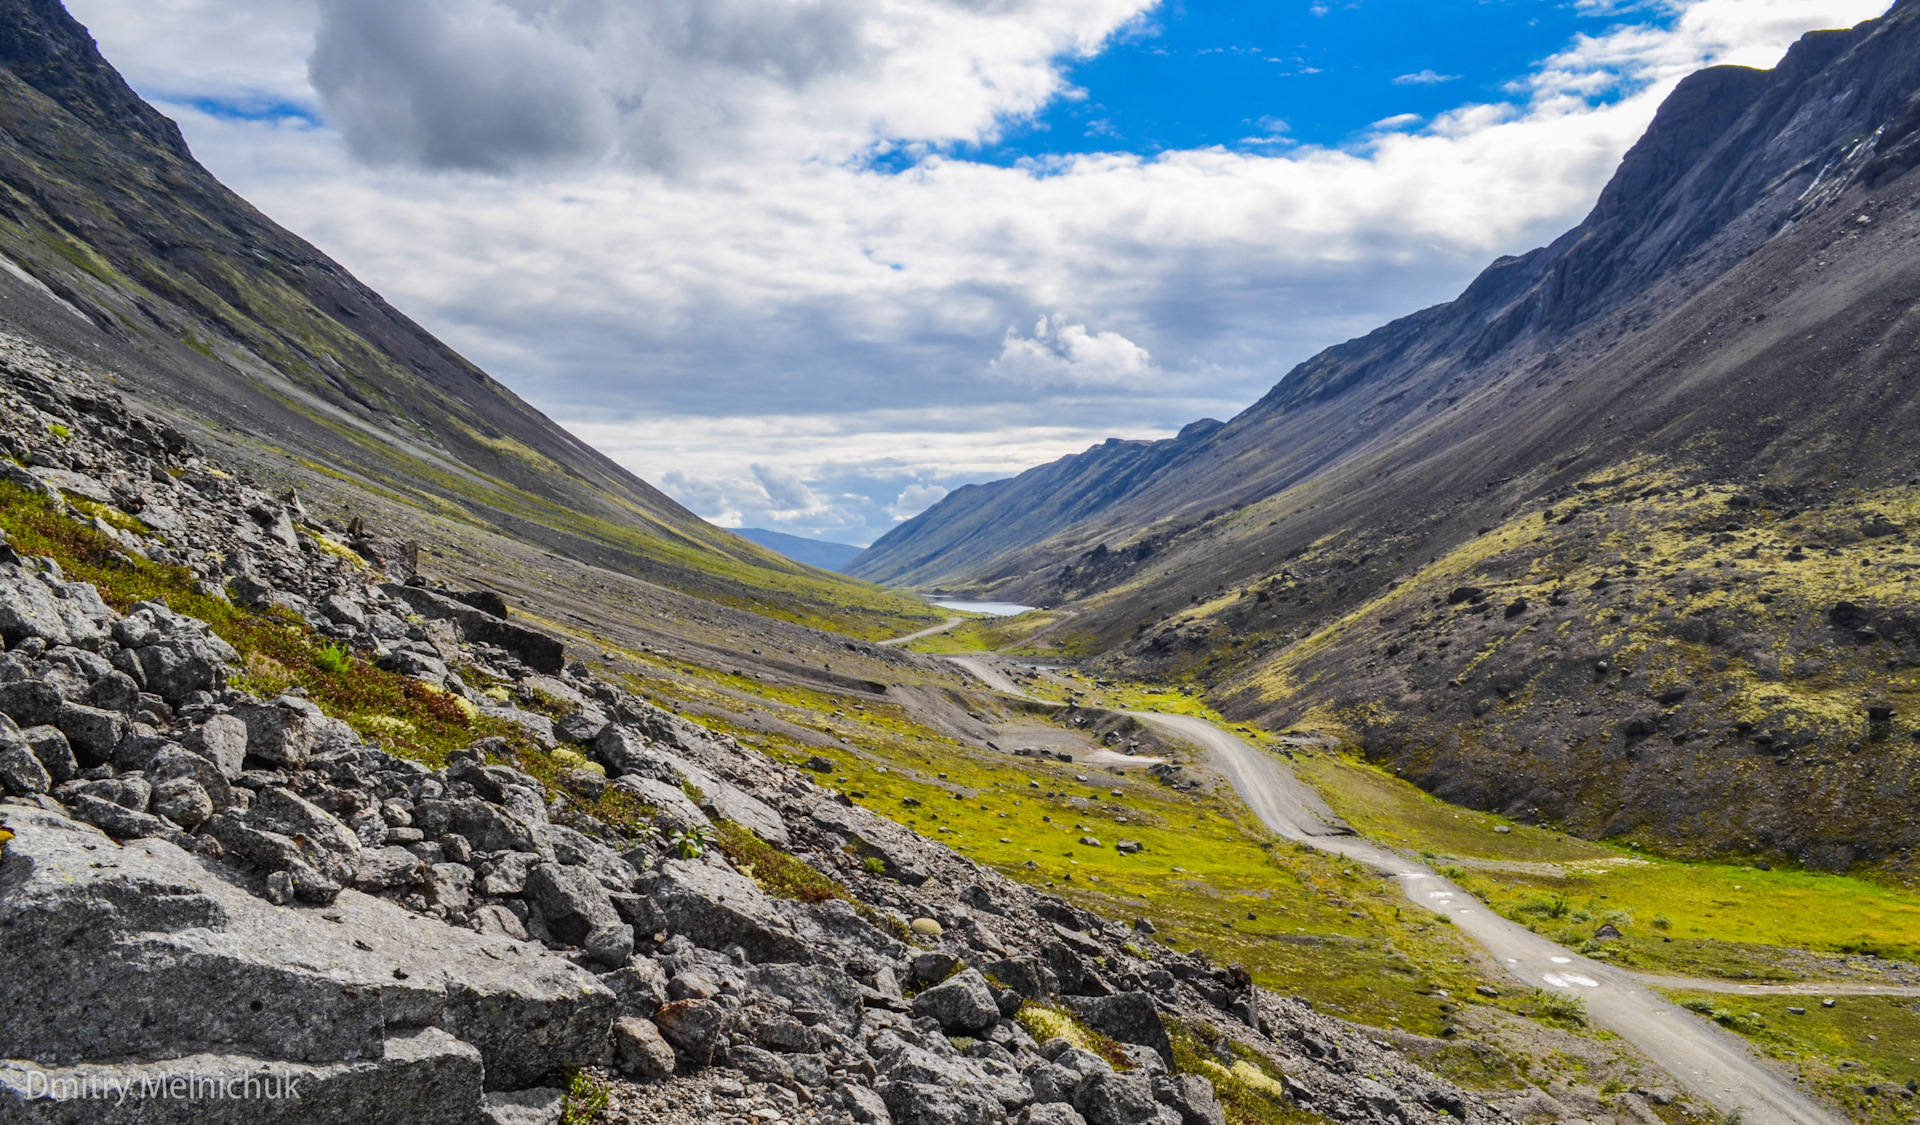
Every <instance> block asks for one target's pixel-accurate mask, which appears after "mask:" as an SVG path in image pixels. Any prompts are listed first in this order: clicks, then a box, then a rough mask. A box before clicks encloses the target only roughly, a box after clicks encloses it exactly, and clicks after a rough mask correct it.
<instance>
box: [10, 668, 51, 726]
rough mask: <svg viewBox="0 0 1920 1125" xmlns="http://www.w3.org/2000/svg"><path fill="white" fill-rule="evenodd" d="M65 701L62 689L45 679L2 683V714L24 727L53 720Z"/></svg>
mask: <svg viewBox="0 0 1920 1125" xmlns="http://www.w3.org/2000/svg"><path fill="white" fill-rule="evenodd" d="M65 703H66V700H65V699H64V698H62V697H61V695H60V689H59V688H56V687H54V686H53V685H52V684H50V683H47V682H46V681H44V680H15V681H14V682H12V683H9V684H0V714H4V715H6V716H7V717H8V718H10V719H12V720H13V721H14V722H16V723H18V724H20V725H21V726H23V727H30V726H36V725H39V724H41V723H51V722H53V720H54V716H56V715H58V714H59V713H60V708H61V706H62V705H64V704H65Z"/></svg>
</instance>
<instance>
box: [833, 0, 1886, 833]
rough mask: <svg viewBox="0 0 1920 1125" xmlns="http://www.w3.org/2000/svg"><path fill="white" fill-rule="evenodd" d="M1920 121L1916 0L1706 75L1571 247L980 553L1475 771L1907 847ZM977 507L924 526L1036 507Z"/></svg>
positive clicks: (1732, 820)
mask: <svg viewBox="0 0 1920 1125" xmlns="http://www.w3.org/2000/svg"><path fill="white" fill-rule="evenodd" d="M1916 130H1920V5H1915V4H1914V3H1912V2H1910V0H1908V2H1903V3H1900V4H1897V5H1895V6H1894V8H1893V10H1892V11H1890V12H1889V13H1888V15H1887V16H1885V17H1884V18H1882V19H1880V20H1877V21H1870V22H1869V23H1867V24H1863V25H1861V26H1860V27H1858V28H1855V29H1852V30H1849V31H1834V32H1820V33H1816V34H1813V35H1809V36H1807V37H1806V38H1805V39H1803V40H1802V41H1801V42H1800V43H1798V44H1796V46H1795V47H1794V48H1793V49H1792V51H1790V52H1789V54H1788V55H1787V57H1786V58H1785V59H1784V60H1783V61H1782V62H1781V64H1780V65H1779V66H1778V67H1777V68H1775V69H1774V70H1772V71H1756V70H1749V69H1745V68H1735V67H1718V68H1713V69H1710V70H1707V71H1703V72H1701V73H1699V74H1696V75H1694V76H1692V77H1691V78H1689V79H1688V80H1686V81H1685V82H1683V83H1682V84H1681V85H1680V86H1679V87H1678V88H1677V89H1676V90H1675V92H1674V93H1673V94H1672V96H1671V97H1670V98H1669V99H1668V101H1667V102H1666V104H1665V105H1664V106H1663V107H1662V109H1661V111H1660V113H1659V114H1658V116H1657V118H1656V120H1655V121H1654V123H1653V124H1652V126H1651V127H1650V128H1649V130H1648V132H1647V134H1646V136H1645V137H1643V138H1642V139H1641V141H1640V142H1639V143H1638V144H1636V145H1635V146H1634V148H1633V149H1632V150H1631V151H1630V152H1629V153H1628V154H1627V155H1626V157H1625V158H1624V159H1623V161H1622V163H1621V167H1620V169H1619V170H1618V172H1617V174H1616V175H1615V177H1614V178H1613V180H1612V182H1611V183H1610V184H1609V185H1608V187H1607V188H1606V190H1605V191H1604V192H1603V193H1602V195H1601V197H1600V200H1599V202H1598V204H1597V205H1596V206H1595V208H1594V210H1593V212H1592V214H1590V215H1589V216H1588V218H1587V219H1586V220H1585V221H1584V222H1583V223H1582V224H1581V225H1580V226H1578V227H1576V228H1575V229H1574V230H1572V231H1570V232H1568V233H1567V234H1566V235H1564V236H1563V237H1561V238H1560V239H1558V240H1556V241H1555V242H1554V243H1553V244H1552V245H1551V246H1548V247H1545V248H1542V249H1539V250H1535V251H1533V252H1531V253H1529V254H1526V255H1522V256H1520V257H1516V258H1509V259H1503V260H1501V261H1499V262H1496V263H1494V264H1493V265H1492V266H1491V267H1490V268H1489V269H1488V270H1487V271H1486V272H1485V273H1484V274H1483V275H1482V276H1481V277H1480V278H1479V279H1478V280H1477V281H1476V282H1475V283H1474V284H1473V285H1472V286H1470V287H1469V288H1468V289H1467V291H1466V292H1465V293H1463V294H1462V295H1461V297H1460V298H1459V299H1457V300H1456V301H1454V302H1451V303H1449V304H1447V305H1442V306H1437V307H1435V308H1431V309H1427V310H1424V311H1422V312H1419V313H1416V314H1414V315H1412V316H1410V317H1407V318H1405V319H1403V320H1400V321H1397V322H1395V323H1393V324H1390V325H1387V326H1385V327H1383V328H1381V329H1379V330H1378V331H1376V332H1374V333H1372V334H1370V335H1368V336H1366V337H1363V338H1361V339H1359V340H1355V341H1351V342H1349V343H1347V344H1343V345H1340V346H1339V347H1336V348H1333V349H1330V350H1328V351H1327V352H1325V353H1323V354H1321V355H1320V356H1317V357H1315V358H1314V359H1312V360H1310V361H1308V362H1307V363H1305V364H1302V365H1301V366H1300V367H1299V368H1298V369H1296V370H1295V371H1294V372H1292V373H1291V374H1289V376H1288V377H1287V378H1286V379H1284V380H1283V381H1282V382H1281V383H1279V384H1278V385H1277V386H1276V387H1275V388H1274V389H1273V391H1272V392H1271V393H1270V394H1268V395H1267V396H1266V397H1265V398H1263V399H1262V400H1261V401H1260V402H1258V403H1256V404H1255V405H1254V406H1252V407H1250V408H1249V409H1248V410H1247V411H1245V412H1244V413H1242V414H1241V415H1239V416H1238V417H1236V418H1234V419H1232V420H1231V421H1230V422H1228V423H1227V425H1226V426H1224V427H1222V428H1220V429H1219V430H1217V431H1216V432H1214V433H1212V434H1210V435H1208V436H1207V437H1206V438H1205V439H1204V441H1203V442H1202V444H1201V446H1200V447H1199V448H1197V449H1194V450H1191V451H1189V452H1187V453H1185V454H1184V455H1183V456H1182V457H1181V458H1180V459H1179V460H1178V461H1177V462H1174V463H1170V464H1168V465H1166V466H1164V467H1162V468H1161V469H1160V470H1159V471H1157V472H1154V473H1152V474H1149V475H1148V476H1147V478H1146V479H1144V480H1143V481H1140V482H1139V483H1138V484H1136V485H1135V486H1133V487H1132V488H1130V490H1129V491H1128V492H1127V494H1126V495H1125V496H1124V497H1123V498H1121V499H1118V500H1116V501H1114V502H1112V503H1110V504H1109V505H1107V506H1106V507H1105V508H1104V509H1103V510H1102V511H1101V512H1100V513H1099V514H1098V515H1096V516H1093V517H1091V518H1084V519H1079V520H1077V521H1075V522H1071V523H1066V524H1062V525H1057V526H1055V527H1053V528H1052V529H1051V534H1050V535H1049V537H1047V538H1045V539H1044V540H1041V541H1038V542H1034V543H1031V544H1030V545H1021V544H1009V545H1008V547H1007V548H1006V549H1004V550H1002V551H1001V552H1000V553H997V554H993V555H991V556H990V557H989V558H988V559H987V560H986V561H984V562H982V563H979V564H976V565H972V566H969V567H968V568H966V570H965V572H964V574H963V576H962V577H963V578H964V579H965V581H966V583H967V584H968V585H969V586H970V588H972V589H975V590H977V591H979V592H983V593H985V592H991V593H993V594H995V595H996V596H1004V597H1008V598H1011V599H1013V600H1019V601H1024V602H1028V603H1032V604H1046V605H1055V606H1064V607H1066V608H1069V609H1071V610H1073V611H1074V614H1075V617H1074V619H1073V621H1072V623H1071V625H1070V626H1068V627H1066V628H1063V629H1060V630H1056V631H1055V633H1054V634H1053V639H1054V640H1055V641H1056V642H1057V643H1059V644H1060V645H1061V646H1062V647H1063V648H1068V649H1069V650H1077V651H1094V652H1101V653H1104V656H1102V657H1101V664H1102V666H1103V667H1111V668H1117V669H1125V670H1128V671H1132V672H1136V673H1139V672H1146V673H1152V674H1156V675H1160V676H1167V677H1195V678H1198V679H1199V680H1201V681H1202V682H1204V683H1205V684H1207V685H1208V686H1209V687H1210V688H1212V689H1213V690H1214V691H1215V692H1216V693H1217V696H1216V698H1218V699H1219V701H1220V702H1221V703H1222V704H1223V706H1224V707H1225V708H1226V710H1227V711H1228V712H1229V714H1232V715H1234V716H1235V717H1244V718H1259V719H1262V720H1264V721H1266V722H1268V723H1273V724H1280V725H1285V724H1286V723H1288V722H1292V721H1311V722H1314V723H1316V724H1320V725H1330V726H1337V727H1339V728H1341V729H1343V730H1344V731H1345V732H1346V733H1347V734H1348V735H1349V736H1350V737H1352V738H1353V739H1354V740H1355V741H1356V742H1358V743H1360V744H1362V745H1364V746H1365V747H1366V748H1367V749H1368V751H1369V752H1370V753H1371V754H1372V755H1373V756H1374V757H1376V758H1377V759H1378V760H1380V761H1382V762H1386V763H1390V764H1392V765H1394V766H1396V767H1397V768H1399V769H1401V770H1403V771H1404V772H1405V773H1406V774H1407V775H1408V776H1410V777H1414V778H1416V779H1418V780H1420V782H1421V783H1422V784H1423V785H1425V786H1426V787H1428V788H1429V789H1431V790H1433V791H1435V792H1438V793H1441V794H1442V795H1446V796H1449V797H1450V798H1452V799H1455V800H1460V801H1466V802H1470V803H1473V804H1477V805H1479V806H1481V807H1486V808H1496V809H1504V810H1508V811H1510V812H1514V813H1516V814H1520V815H1525V816H1529V817H1534V818H1538V819H1546V820H1551V821H1554V822H1556V823H1564V824H1567V825H1568V826H1570V827H1573V828H1575V829H1577V830H1579V831H1581V832H1583V833H1588V834H1602V833H1604V834H1610V835H1628V834H1633V833H1641V834H1644V835H1645V836H1646V838H1647V839H1649V841H1653V842H1659V843H1661V844H1663V845H1667V846H1675V847H1684V848H1691V849H1701V850H1726V849H1736V848H1737V849H1743V850H1745V849H1751V850H1754V851H1756V852H1766V853H1769V854H1780V855H1786V856H1796V857H1799V858H1800V859H1802V860H1804V861H1806V862H1808V863H1815V864H1819V865H1821V866H1846V865H1847V864H1849V863H1852V862H1857V861H1863V860H1864V861H1872V862H1876V863H1882V864H1890V865H1896V866H1898V865H1903V864H1904V863H1905V859H1904V858H1903V856H1904V855H1905V852H1904V850H1903V849H1905V848H1907V847H1909V846H1911V845H1912V844H1914V843H1916V842H1920V841H1916V840H1915V839H1914V836H1915V833H1916V828H1915V826H1914V824H1913V822H1912V820H1911V818H1910V816H1909V815H1908V813H1907V812H1906V810H1905V809H1904V807H1903V806H1902V805H1901V800H1902V799H1901V798H1900V797H1898V794H1900V793H1903V792H1905V791H1906V789H1905V786H1906V785H1907V784H1908V783H1909V778H1910V773H1911V771H1912V769H1913V763H1912V757H1913V755H1912V752H1911V746H1912V739H1911V738H1909V737H1907V733H1906V732H1907V728H1906V727H1904V726H1901V725H1899V723H1897V722H1896V723H1895V724H1894V725H1892V726H1888V725H1885V724H1879V725H1872V726H1870V725H1869V723H1868V712H1867V711H1866V709H1865V708H1866V705H1867V704H1868V703H1872V704H1873V705H1874V706H1881V705H1883V704H1889V703H1896V702H1897V701H1898V699H1899V698H1900V697H1902V696H1903V695H1904V694H1905V693H1906V692H1908V691H1909V690H1911V688H1912V685H1911V684H1910V682H1909V680H1908V679H1907V677H1908V676H1909V675H1910V673H1909V672H1908V667H1909V664H1910V661H1911V659H1912V654H1911V653H1910V652H1909V651H1908V649H1907V648H1906V645H1907V642H1906V641H1905V639H1904V638H1905V633H1904V631H1903V630H1904V628H1905V626H1904V625H1902V624H1900V622H1902V621H1904V620H1906V619H1907V614H1908V612H1909V611H1908V610H1907V608H1906V606H1907V605H1908V604H1909V603H1910V600H1911V599H1910V596H1909V594H1908V591H1907V588H1906V579H1905V576H1904V574H1905V572H1904V570H1903V569H1900V561H1899V558H1898V552H1897V551H1892V548H1891V547H1890V545H1894V544H1897V545H1900V546H1902V547H1904V545H1905V543H1906V542H1907V541H1909V540H1910V539H1911V535H1912V529H1911V527H1910V523H1909V520H1908V517H1907V516H1906V514H1905V513H1906V512H1908V511H1909V510H1910V507H1911V503H1912V500H1913V498H1914V497H1913V493H1912V490H1911V486H1910V485H1909V484H1908V483H1907V482H1908V481H1909V479H1910V474H1911V471H1912V470H1911V465H1912V463H1913V457H1914V454H1915V444H1916V441H1915V437H1914V434H1915V430H1914V427H1913V424H1912V420H1911V419H1910V417H1909V415H1910V414H1911V413H1912V411H1913V410H1914V409H1915V407H1914V403H1913V400H1912V394H1911V391H1910V389H1908V387H1907V383H1908V381H1909V380H1910V379H1911V378H1912V377H1913V376H1914V374H1915V371H1916V357H1915V335H1916V330H1920V323H1916V322H1915V320H1914V303H1915V300H1916V295H1920V259H1917V258H1916V256H1915V254H1914V245H1915V243H1914V239H1915V238H1916V237H1917V236H1920V225H1917V224H1916V219H1920V215H1916V212H1915V210H1914V206H1915V203H1916V201H1917V200H1920V177H1915V176H1914V175H1912V169H1913V167H1914V166H1915V164H1916V163H1920V134H1917V132H1916ZM1036 472H1038V471H1036ZM1033 475H1034V474H1031V473H1030V474H1028V476H1029V478H1031V477H1033ZM950 502H951V501H949V502H948V503H950ZM946 506H947V505H946V503H943V504H942V505H938V506H936V507H935V508H933V509H931V510H929V511H928V512H927V513H925V514H923V515H922V516H921V517H920V520H921V521H925V525H926V526H923V527H921V528H912V527H903V528H902V529H900V532H899V533H897V534H900V535H901V538H902V540H903V541H905V540H908V539H910V538H914V537H922V538H925V537H937V535H938V531H937V528H936V527H935V525H939V524H943V523H948V522H952V521H955V520H957V519H959V518H960V517H962V516H964V517H965V518H966V519H967V520H969V521H972V522H973V523H975V524H977V525H980V526H992V525H994V524H995V523H996V522H1010V521H1012V520H1013V519H1015V518H1017V516H1018V513H1013V512H1008V513H1004V514H1001V515H999V516H998V517H996V515H995V514H994V513H990V512H988V513H983V512H980V511H977V510H962V509H960V508H958V507H956V508H955V509H952V510H943V509H946ZM1549 512H1551V515H1549V514H1548V513H1549ZM1863 529H1870V530H1863ZM1863 536H1864V538H1862V537H1863ZM1849 540H1851V541H1853V542H1854V543H1855V544H1858V543H1866V544H1871V545H1872V547H1873V549H1872V550H1871V551H1868V550H1867V549H1865V548H1862V547H1859V546H1857V545H1855V546H1849V545H1848V541H1849ZM879 546H880V545H878V544H877V545H876V549H877V548H878V547H879ZM1796 548H1798V549H1797V550H1796ZM1829 549H1831V550H1832V551H1834V552H1837V553H1835V554H1831V555H1829V554H1827V553H1826V552H1827V551H1828V550H1829ZM1889 551H1892V553H1891V554H1889V553H1888V552H1889ZM1808 552H1816V554H1812V555H1810V554H1809V553H1808ZM1803 559H1817V565H1805V564H1802V563H1801V560H1803ZM1883 560H1884V561H1883ZM1790 563H1791V564H1792V565H1789V564H1790ZM1888 564H1891V565H1888ZM919 565H920V566H922V567H923V569H924V570H926V571H928V572H933V571H937V570H938V569H939V563H938V562H937V561H934V562H925V563H921V564H919ZM871 566H872V563H871V560H862V561H861V562H859V563H856V568H857V569H859V570H861V571H862V572H871ZM1883 568H1884V569H1883ZM1656 580H1657V581H1658V582H1659V583H1660V585H1659V586H1658V587H1657V588H1656V587H1655V586H1654V582H1655V581H1656ZM1461 590H1470V591H1472V592H1471V593H1467V594H1461V595H1459V596H1457V597H1456V596H1455V594H1456V592H1457V591H1461ZM1450 599H1451V600H1450ZM1843 602H1844V603H1847V604H1848V605H1851V606H1853V607H1855V608H1854V609H1846V608H1843V607H1842V606H1841V603H1843ZM1516 607H1517V608H1516ZM1509 610H1512V613H1511V615H1509V613H1508V611H1509ZM1863 632H1871V633H1872V634H1873V637H1872V639H1870V640H1866V639H1861V634H1862V633H1863ZM1516 638H1518V642H1517V643H1516ZM1603 661H1604V662H1605V663H1606V668H1607V670H1608V674H1607V675H1601V674H1599V673H1597V672H1596V669H1597V668H1599V667H1600V665H1601V662H1603ZM1622 668H1625V669H1626V670H1627V671H1629V672H1630V673H1631V675H1630V676H1629V677H1628V678H1627V679H1626V680H1625V681H1622V680H1621V679H1620V671H1621V669H1622ZM1686 685H1692V695H1691V696H1690V697H1689V701H1687V702H1684V703H1683V702H1681V701H1680V700H1678V699H1676V698H1671V695H1672V691H1673V690H1675V689H1676V686H1686ZM1663 699H1664V700H1665V701H1664V702H1663V701H1662V700H1663ZM1896 709H1897V708H1896ZM1875 713H1876V714H1878V713H1879V712H1875ZM1756 731H1757V732H1759V733H1761V734H1766V735H1768V737H1767V738H1766V739H1765V740H1763V741H1759V742H1756V741H1755V740H1754V739H1753V738H1752V737H1751V736H1752V734H1753V733H1754V732H1756ZM1656 735H1657V737H1656ZM1656 745H1657V747H1658V749H1657V751H1656V750H1655V749H1654V747H1655V746H1656ZM1856 745H1857V746H1858V749H1855V747H1856ZM1788 746H1793V747H1797V748H1798V754H1797V755H1795V756H1792V757H1788V758H1783V757H1782V755H1781V753H1780V748H1785V747H1788ZM1782 762H1784V763H1785V764H1784V766H1783V765H1781V764H1779V763H1782ZM1710 812H1711V813H1712V815H1708V814H1709V813H1710Z"/></svg>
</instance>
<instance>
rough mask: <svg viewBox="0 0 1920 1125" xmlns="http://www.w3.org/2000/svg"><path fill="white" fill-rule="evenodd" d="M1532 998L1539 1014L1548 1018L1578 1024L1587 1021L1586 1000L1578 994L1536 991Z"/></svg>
mask: <svg viewBox="0 0 1920 1125" xmlns="http://www.w3.org/2000/svg"><path fill="white" fill-rule="evenodd" d="M1534 1000H1535V1003H1536V1005H1537V1006H1538V1008H1539V1011H1540V1014H1541V1015H1543V1016H1545V1017H1546V1018H1548V1019H1550V1020H1561V1021H1563V1022H1565V1023H1579V1024H1583V1023H1586V1022H1587V1002H1586V1001H1585V1000H1582V999H1580V997H1578V996H1570V995H1568V994H1567V993H1564V992H1546V991H1538V992H1535V993H1534Z"/></svg>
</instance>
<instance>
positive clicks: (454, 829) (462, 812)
mask: <svg viewBox="0 0 1920 1125" xmlns="http://www.w3.org/2000/svg"><path fill="white" fill-rule="evenodd" d="M417 823H419V824H420V827H422V828H427V827H428V826H427V824H426V823H425V818H421V819H420V820H419V821H418V822H417ZM431 834H433V833H431V832H429V835H431ZM441 834H442V835H445V834H452V835H457V836H461V837H464V838H465V839H466V841H467V843H468V844H470V845H472V847H473V848H474V850H476V851H482V852H509V851H511V852H533V853H536V854H537V853H539V851H540V848H539V845H537V844H536V843H535V842H534V834H533V829H532V828H531V827H529V826H528V825H527V824H526V823H525V822H523V821H521V820H520V819H519V818H518V817H516V816H514V815H513V814H512V813H510V812H508V811H507V810H505V809H503V808H501V807H500V806H498V805H492V804H488V803H487V802H486V801H483V800H481V799H479V798H478V797H468V798H466V799H465V800H460V801H452V802H449V803H448V808H447V819H446V824H445V829H444V831H443V832H442V833H441ZM549 858H550V856H549Z"/></svg>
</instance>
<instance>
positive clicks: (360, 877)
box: [353, 847, 425, 894]
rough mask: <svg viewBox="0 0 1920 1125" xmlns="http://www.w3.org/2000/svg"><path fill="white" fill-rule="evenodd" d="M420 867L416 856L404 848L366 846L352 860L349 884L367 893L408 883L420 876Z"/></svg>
mask: <svg viewBox="0 0 1920 1125" xmlns="http://www.w3.org/2000/svg"><path fill="white" fill-rule="evenodd" d="M424 868H425V865H424V864H422V863H421V862H420V858H419V857H418V856H416V855H414V854H413V853H412V852H410V851H408V850H407V849H405V848H401V847H384V848H370V849H367V850H365V851H362V852H361V853H360V858H359V860H358V861H356V862H355V864H354V868H353V885H354V886H355V887H357V888H359V889H360V890H363V891H366V892H368V893H369V894H377V893H378V892H380V891H385V890H391V889H392V888H394V887H406V886H411V885H413V884H414V883H416V882H418V881H419V880H420V878H421V876H422V875H423V874H424Z"/></svg>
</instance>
